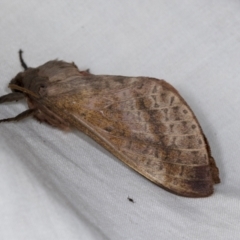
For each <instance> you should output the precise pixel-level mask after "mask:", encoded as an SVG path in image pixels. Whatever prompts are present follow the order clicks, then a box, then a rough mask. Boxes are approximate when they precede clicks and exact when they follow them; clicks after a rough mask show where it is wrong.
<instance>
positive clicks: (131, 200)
mask: <svg viewBox="0 0 240 240" xmlns="http://www.w3.org/2000/svg"><path fill="white" fill-rule="evenodd" d="M127 199H128V201H129V202H132V203H135V201H134V200H133V199H132V198H130V197H128V198H127Z"/></svg>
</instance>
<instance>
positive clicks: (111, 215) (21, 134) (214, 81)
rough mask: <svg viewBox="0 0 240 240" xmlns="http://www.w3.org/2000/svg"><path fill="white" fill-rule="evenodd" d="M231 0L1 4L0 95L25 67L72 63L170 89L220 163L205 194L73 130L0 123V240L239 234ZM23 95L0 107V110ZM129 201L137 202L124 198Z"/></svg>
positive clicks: (2, 113) (236, 64)
mask: <svg viewBox="0 0 240 240" xmlns="http://www.w3.org/2000/svg"><path fill="white" fill-rule="evenodd" d="M239 9H240V2H239V1H237V0H231V1H227V0H213V1H209V0H195V1H191V0H181V1H179V0H151V1H150V0H141V1H137V0H131V1H129V0H121V1H119V0H104V1H93V0H85V1H83V0H82V1H80V0H73V1H67V0H59V1H34V0H33V1H27V0H22V1H17V0H11V1H9V0H1V1H0V32H1V38H0V53H1V58H0V62H1V63H0V72H1V79H0V81H1V87H0V95H3V94H6V93H8V92H9V90H8V89H7V84H8V83H9V81H10V80H11V78H12V77H14V76H15V75H16V74H17V73H18V72H19V71H21V70H22V69H21V66H20V64H19V60H18V55H17V52H18V50H19V49H20V48H22V49H23V50H24V51H25V54H24V58H25V60H26V62H27V63H28V65H29V66H32V67H36V66H38V65H40V64H42V63H44V62H46V61H48V60H52V59H56V58H59V59H63V60H65V61H74V62H75V63H76V64H77V65H78V67H79V68H81V69H87V68H90V70H91V72H92V73H94V74H114V75H126V76H150V77H155V78H162V79H165V80H167V81H168V82H169V83H171V84H172V85H173V86H174V87H176V88H177V89H178V90H179V92H180V93H181V95H182V96H183V97H184V98H185V100H186V101H187V102H188V103H189V105H190V106H191V108H192V109H193V111H194V112H195V114H196V115H197V117H198V119H199V121H200V123H201V126H202V128H203V130H204V132H205V134H206V136H207V138H208V140H209V142H210V145H211V148H212V153H213V156H214V157H215V159H216V163H217V165H218V167H219V169H220V174H221V175H220V177H221V180H222V182H221V184H219V185H217V186H216V187H215V193H214V194H213V195H212V196H211V197H208V198H203V199H189V198H183V197H179V196H175V195H173V194H171V193H168V192H166V191H164V190H162V189H161V188H159V187H157V186H156V185H154V184H152V183H151V182H150V181H148V180H146V179H145V178H143V177H142V176H140V175H139V174H137V173H136V172H134V171H133V170H131V169H129V168H128V167H127V166H126V165H124V164H123V163H122V162H120V161H119V160H118V159H116V158H115V157H113V156H112V155H111V154H110V153H108V152H107V151H106V150H105V149H103V148H102V147H100V146H99V145H98V144H97V143H95V142H94V141H93V140H91V139H90V138H88V137H87V136H85V135H84V134H82V133H79V132H77V131H73V132H69V133H65V132H62V131H60V130H57V129H53V128H51V127H49V126H47V125H45V124H39V123H38V122H36V121H35V120H33V119H31V118H29V119H27V120H24V121H22V122H19V123H17V124H16V123H6V124H0V195H1V197H0V239H3V240H12V239H18V240H23V239H24V240H28V239H29V240H30V239H31V240H32V239H34V240H35V239H48V240H53V239H54V240H55V239H72V240H73V239H84V240H88V239H111V240H121V239H124V240H126V239H128V240H130V239H132V240H133V239H134V240H140V239H144V240H145V239H151V240H155V239H191V240H192V239H204V240H206V239H219V240H222V239H224V240H225V239H240V230H239V227H240V223H239V219H240V218H239V213H240V204H239V201H240V190H239V186H240V175H239V172H240V164H239V156H240V141H239V135H240V124H239V119H240V111H239V105H240V94H239V89H240V80H239V78H240V31H239V26H240V14H239V13H240V10H239ZM25 109H26V104H25V103H20V102H19V103H9V104H4V105H1V106H0V118H6V117H10V116H15V115H16V114H18V113H19V112H21V111H23V110H25ZM128 196H129V197H131V198H133V199H134V201H135V203H131V202H129V201H128V200H127V198H128Z"/></svg>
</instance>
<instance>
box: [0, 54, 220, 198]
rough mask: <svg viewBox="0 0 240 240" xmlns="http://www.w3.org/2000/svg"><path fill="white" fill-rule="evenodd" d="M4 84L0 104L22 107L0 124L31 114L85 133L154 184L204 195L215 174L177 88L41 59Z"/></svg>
mask: <svg viewBox="0 0 240 240" xmlns="http://www.w3.org/2000/svg"><path fill="white" fill-rule="evenodd" d="M19 57H20V61H21V65H22V67H23V68H24V71H22V72H20V73H18V74H17V75H16V76H15V77H14V78H13V79H12V80H11V82H10V84H9V88H10V89H11V90H12V93H9V94H7V95H4V96H1V97H0V103H4V102H11V101H18V100H22V99H26V101H27V104H28V107H29V109H28V110H26V111H24V112H22V113H20V114H19V115H17V116H16V117H13V118H7V119H2V120H0V122H10V121H19V120H22V119H24V118H26V117H29V116H33V117H34V118H35V119H37V120H38V121H40V122H45V123H47V124H50V125H51V126H53V127H56V128H60V129H62V130H66V129H70V128H75V129H78V130H79V131H81V132H83V133H85V134H87V135H88V136H90V137H91V138H93V139H94V140H95V141H96V142H98V143H99V144H100V145H101V146H103V147H104V148H106V149H107V150H108V151H109V152H111V153H112V154H113V155H114V156H116V157H117V158H118V159H120V160H121V161H123V162H124V163H126V164H127V165H128V166H129V167H131V168H132V169H134V170H135V171H137V172H138V173H140V174H141V175H143V176H144V177H146V178H147V179H149V180H151V181H152V182H154V183H155V184H157V185H158V186H160V187H162V188H164V189H166V190H168V191H170V192H172V193H175V194H178V195H181V196H185V197H206V196H209V195H211V194H212V193H213V185H214V184H215V183H219V182H220V179H219V172H218V168H217V166H216V164H215V161H214V159H213V157H212V155H211V151H210V147H209V144H208V142H207V139H206V137H205V135H204V134H203V131H202V129H201V127H200V125H199V123H198V120H197V119H196V116H195V115H194V113H193V112H192V110H191V109H190V107H189V106H188V104H187V103H186V102H185V101H184V99H183V98H182V97H181V96H180V94H179V93H178V91H177V90H176V89H175V88H174V87H173V86H171V85H170V84H169V83H167V82H165V81H164V80H158V79H154V78H149V77H124V76H109V75H94V74H91V73H90V72H89V71H88V70H86V71H81V70H79V69H78V68H77V66H76V65H75V64H74V63H67V62H64V61H58V60H54V61H49V62H47V63H45V64H43V65H41V66H39V67H37V68H28V67H27V65H26V63H25V62H24V60H23V58H22V51H21V50H20V51H19Z"/></svg>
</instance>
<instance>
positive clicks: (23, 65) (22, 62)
mask: <svg viewBox="0 0 240 240" xmlns="http://www.w3.org/2000/svg"><path fill="white" fill-rule="evenodd" d="M18 53H19V59H20V62H21V65H22V67H23V68H24V70H25V71H26V70H27V69H28V66H27V64H26V63H25V62H24V60H23V57H22V54H23V51H22V50H21V49H20V50H19V52H18Z"/></svg>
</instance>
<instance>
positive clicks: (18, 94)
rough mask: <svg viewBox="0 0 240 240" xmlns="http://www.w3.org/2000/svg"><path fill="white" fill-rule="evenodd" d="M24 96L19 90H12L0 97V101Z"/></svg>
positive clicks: (15, 99) (18, 98) (14, 99)
mask: <svg viewBox="0 0 240 240" xmlns="http://www.w3.org/2000/svg"><path fill="white" fill-rule="evenodd" d="M23 98H25V95H24V94H23V93H21V92H12V93H9V94H6V95H3V96H1V97H0V103H4V102H13V101H18V100H21V99H23Z"/></svg>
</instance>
